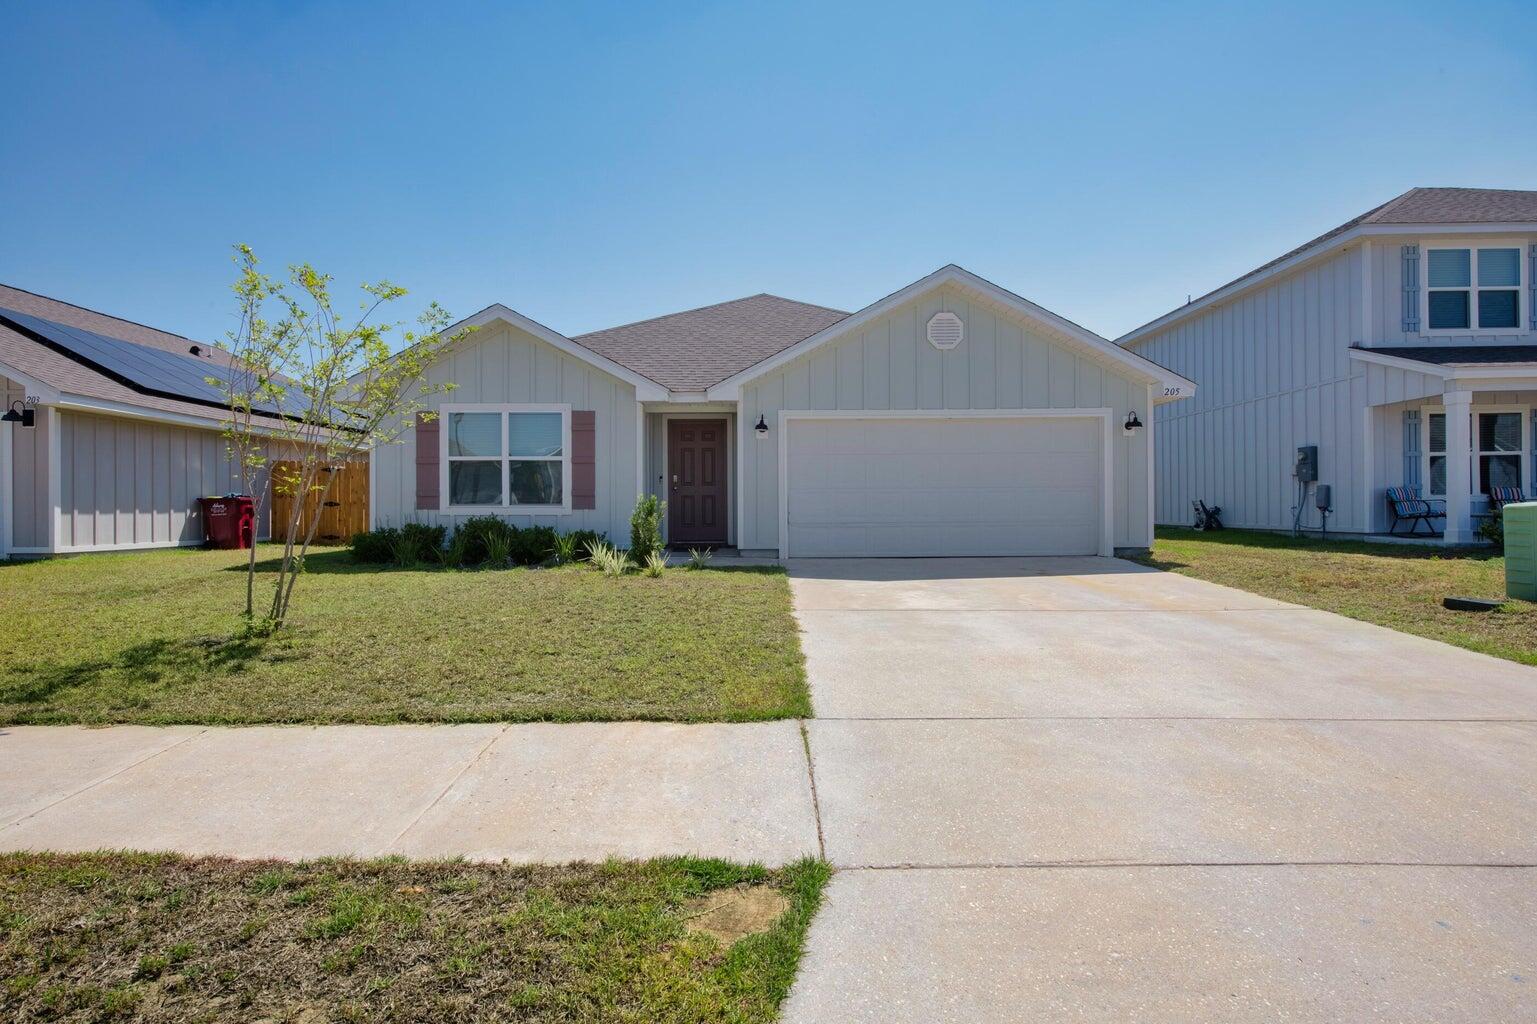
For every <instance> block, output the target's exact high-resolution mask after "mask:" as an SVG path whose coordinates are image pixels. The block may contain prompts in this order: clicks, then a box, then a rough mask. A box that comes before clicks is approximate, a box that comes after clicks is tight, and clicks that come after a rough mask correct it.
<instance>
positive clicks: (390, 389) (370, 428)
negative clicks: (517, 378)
mask: <svg viewBox="0 0 1537 1024" xmlns="http://www.w3.org/2000/svg"><path fill="white" fill-rule="evenodd" d="M235 263H236V265H237V267H238V268H239V276H238V277H237V279H236V281H235V285H234V292H235V295H236V298H237V300H238V304H239V317H240V318H239V323H238V326H237V327H236V329H235V330H234V331H232V332H230V334H229V340H230V344H231V347H232V350H233V351H232V352H231V355H232V357H233V366H232V367H231V372H230V374H229V378H228V379H227V380H216V379H210V382H211V383H214V384H216V385H218V386H220V387H221V388H222V389H223V390H224V392H225V397H226V398H227V400H228V404H229V409H230V412H229V417H228V419H227V420H226V422H225V425H224V426H225V429H224V437H225V441H226V443H227V446H228V451H229V455H230V458H231V460H232V461H233V462H234V463H235V465H236V467H237V471H238V473H239V476H240V482H241V487H242V489H243V490H244V491H245V492H246V493H247V494H250V495H251V496H252V498H253V500H254V501H255V502H256V514H257V519H258V521H259V520H260V517H261V513H262V509H263V508H264V507H265V506H266V504H267V500H268V495H267V492H268V491H269V489H270V490H271V491H273V492H275V493H279V494H289V495H292V496H293V498H294V500H293V502H292V503H291V508H290V510H289V512H288V516H287V519H288V521H287V522H286V523H281V524H280V523H277V522H274V523H273V524H272V525H273V529H274V531H277V530H279V529H282V531H283V534H284V541H283V551H282V555H281V557H280V558H279V559H278V568H277V575H276V578H275V579H274V580H273V581H272V582H273V591H272V601H271V604H270V605H269V606H268V609H267V613H266V616H265V619H264V622H263V625H264V626H265V628H266V629H268V630H276V629H279V628H281V627H282V625H283V623H284V621H285V620H286V619H287V617H288V609H289V604H290V602H291V601H292V600H293V592H294V585H295V584H296V583H297V582H298V578H299V575H300V574H301V573H302V572H303V571H304V556H305V555H306V554H307V553H308V551H309V547H310V543H311V542H312V541H313V540H314V537H315V531H316V530H317V529H318V528H319V525H320V517H319V516H318V515H315V516H312V517H311V518H310V521H309V522H307V523H306V522H304V508H305V505H306V502H305V501H304V498H305V496H307V495H315V496H316V498H317V501H316V507H324V503H325V501H326V497H327V495H328V494H329V492H330V488H331V482H332V480H333V479H334V477H335V474H334V473H331V472H329V470H330V469H331V468H332V467H334V466H337V465H341V464H344V463H346V462H349V461H351V460H353V459H357V458H359V457H361V456H363V455H365V454H366V453H367V452H368V451H369V450H370V449H371V448H373V447H374V446H375V445H381V444H390V443H392V442H394V441H395V440H397V439H398V438H399V436H400V435H401V433H402V432H404V431H405V430H407V429H409V428H410V427H412V426H413V425H414V423H415V416H416V413H417V412H418V411H419V410H421V409H422V408H423V406H422V399H424V398H426V397H427V396H429V395H432V394H437V393H441V392H444V391H447V390H449V389H451V388H452V387H453V385H452V384H442V385H429V384H428V383H427V382H426V371H427V369H428V367H430V366H431V365H432V363H433V362H434V361H435V360H436V359H437V358H438V356H439V355H440V354H441V353H442V352H443V350H444V349H445V348H446V347H447V346H448V345H450V344H452V343H453V342H455V341H457V340H458V339H459V338H461V337H463V336H464V335H465V334H468V333H469V331H468V330H466V331H461V332H459V333H458V334H455V335H454V336H453V337H447V336H445V335H444V333H443V332H444V330H445V329H446V328H447V327H448V323H449V317H448V314H447V313H446V312H444V311H443V309H442V308H441V307H440V306H438V304H437V303H435V302H434V303H431V304H429V305H428V307H427V309H426V311H425V312H423V313H422V314H421V316H419V317H418V318H417V321H416V323H417V329H416V330H406V329H405V325H404V324H403V323H399V322H396V323H374V322H373V320H374V317H375V316H376V315H377V314H378V312H379V310H380V309H381V307H383V306H384V305H385V304H386V303H390V302H394V301H396V300H398V299H400V298H402V297H403V296H404V295H405V294H406V290H405V289H404V288H400V287H397V286H395V285H392V284H389V283H388V282H383V281H381V282H379V283H377V284H365V285H363V286H362V289H363V291H364V293H365V294H366V295H367V296H368V298H367V299H366V300H365V301H364V302H363V303H362V305H361V307H360V311H359V315H358V316H357V317H356V318H355V319H353V318H350V317H345V318H344V317H343V316H341V315H339V314H338V313H337V311H336V309H335V308H334V306H333V305H332V302H331V278H330V276H328V275H325V274H321V273H319V272H317V271H316V270H315V269H314V268H313V267H311V266H310V265H309V264H307V263H306V264H300V265H297V266H291V267H289V276H288V281H287V283H286V284H285V283H283V282H279V281H276V280H274V279H273V278H271V277H268V276H267V275H266V274H263V273H261V272H260V271H259V270H258V269H257V260H256V256H255V254H254V253H252V251H251V249H250V247H249V246H245V245H241V246H236V249H235ZM269 311H270V313H271V314H272V316H274V317H275V319H269V315H268V314H269ZM397 332H398V334H397ZM397 336H398V337H399V338H400V340H401V341H402V342H403V345H402V347H401V350H400V351H399V352H391V343H392V342H393V341H394V340H395V337H397ZM274 454H276V455H278V456H281V458H282V460H283V461H284V462H285V467H284V469H285V470H287V471H286V472H283V473H277V471H276V470H274V469H273V466H274V464H275V463H276V462H277V461H278V460H277V459H275V458H274ZM290 467H291V468H290ZM269 485H270V486H269ZM256 575H257V561H256V547H255V545H254V544H253V545H252V547H251V551H250V554H249V557H248V559H247V562H246V616H247V618H248V619H249V620H251V621H252V624H253V625H254V624H255V618H256Z"/></svg>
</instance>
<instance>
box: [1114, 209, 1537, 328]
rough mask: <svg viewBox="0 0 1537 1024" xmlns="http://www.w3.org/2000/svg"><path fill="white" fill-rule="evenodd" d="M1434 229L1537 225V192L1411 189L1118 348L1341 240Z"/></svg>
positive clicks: (1210, 294)
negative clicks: (1369, 232) (1396, 229)
mask: <svg viewBox="0 0 1537 1024" xmlns="http://www.w3.org/2000/svg"><path fill="white" fill-rule="evenodd" d="M1420 224H1424V225H1432V224H1469V225H1475V224H1537V191H1532V190H1526V189H1510V188H1411V189H1410V190H1409V191H1407V192H1405V193H1404V194H1403V195H1400V196H1396V197H1394V198H1392V199H1389V200H1388V201H1387V202H1385V203H1383V204H1382V205H1381V206H1377V207H1373V208H1372V209H1370V210H1367V211H1366V212H1365V213H1363V214H1361V215H1360V216H1357V217H1352V218H1351V219H1350V220H1347V221H1346V222H1345V223H1343V224H1341V225H1339V226H1338V227H1335V228H1330V229H1329V230H1328V231H1325V232H1324V233H1323V234H1321V235H1319V236H1318V237H1317V238H1313V239H1309V240H1308V241H1306V242H1303V243H1302V244H1301V245H1299V246H1297V247H1296V248H1295V249H1292V250H1290V251H1288V252H1284V253H1282V254H1281V255H1279V256H1277V257H1276V258H1275V259H1273V260H1271V261H1270V262H1268V263H1264V264H1261V265H1260V266H1258V267H1255V268H1254V269H1253V270H1251V271H1249V272H1248V273H1246V274H1241V275H1239V276H1238V277H1235V278H1234V279H1233V280H1231V281H1229V282H1228V283H1227V284H1224V285H1222V286H1221V287H1218V288H1213V289H1212V290H1211V291H1209V292H1207V293H1206V294H1204V295H1202V296H1200V297H1198V298H1195V299H1192V300H1190V301H1189V302H1187V303H1186V304H1185V305H1183V306H1181V307H1179V308H1177V309H1174V310H1171V311H1170V312H1168V313H1164V314H1163V315H1162V316H1159V317H1156V318H1155V319H1153V320H1150V321H1148V322H1147V323H1145V324H1143V325H1142V326H1141V327H1138V328H1136V329H1135V330H1132V331H1128V332H1127V333H1126V334H1124V335H1122V336H1121V337H1120V338H1118V339H1116V340H1117V343H1118V344H1125V343H1127V342H1129V341H1135V340H1136V339H1137V338H1138V337H1139V336H1141V335H1144V334H1147V333H1148V331H1149V328H1152V327H1153V326H1155V325H1157V326H1159V327H1166V326H1169V324H1171V323H1173V322H1175V321H1178V320H1180V319H1183V318H1184V317H1185V316H1187V315H1189V314H1191V313H1194V312H1196V311H1197V310H1198V309H1199V308H1200V307H1202V306H1205V305H1208V304H1209V303H1210V301H1211V300H1213V299H1215V298H1217V297H1218V296H1222V295H1227V294H1230V293H1233V292H1236V291H1239V290H1242V288H1243V285H1244V284H1245V283H1246V282H1248V281H1250V279H1252V278H1257V277H1261V276H1262V275H1264V274H1265V273H1266V272H1267V271H1270V270H1273V269H1275V268H1276V267H1279V266H1281V265H1282V264H1285V263H1288V262H1290V261H1292V260H1294V259H1297V258H1299V257H1301V256H1303V255H1304V254H1306V253H1309V252H1311V251H1312V250H1314V249H1317V248H1318V247H1320V246H1322V245H1325V244H1326V243H1328V242H1331V241H1333V240H1335V239H1343V237H1344V236H1346V235H1349V234H1352V233H1353V232H1355V231H1356V230H1357V229H1364V228H1369V227H1373V226H1382V227H1391V226H1392V225H1405V226H1407V225H1420Z"/></svg>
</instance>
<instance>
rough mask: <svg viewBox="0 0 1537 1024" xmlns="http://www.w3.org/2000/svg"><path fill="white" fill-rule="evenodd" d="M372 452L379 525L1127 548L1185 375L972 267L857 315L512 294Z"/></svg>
mask: <svg viewBox="0 0 1537 1024" xmlns="http://www.w3.org/2000/svg"><path fill="white" fill-rule="evenodd" d="M464 324H465V325H474V326H476V327H477V328H478V330H476V331H475V332H473V333H472V334H470V335H469V336H468V337H467V338H465V339H463V340H462V341H460V342H458V343H456V344H455V346H454V347H453V348H452V349H451V350H450V351H448V352H446V353H445V354H444V355H443V356H442V358H440V360H439V361H438V362H437V363H436V364H435V365H434V366H433V368H432V370H431V372H430V377H429V379H430V381H431V383H433V384H441V383H447V382H452V383H453V384H454V385H456V387H455V388H454V390H452V391H450V392H448V393H446V394H435V395H433V396H431V399H430V402H431V404H432V407H433V409H434V411H435V413H436V416H435V417H431V416H429V417H421V418H419V420H418V423H417V426H416V427H415V429H414V430H411V431H408V432H407V433H406V434H405V435H404V436H403V437H402V438H400V439H399V442H398V443H395V444H391V445H388V446H382V447H379V448H376V449H375V450H374V451H373V452H372V455H371V460H372V461H371V471H370V475H369V479H370V486H371V488H372V491H371V494H370V500H369V509H370V518H371V521H372V523H373V524H375V525H376V526H378V525H400V524H401V523H404V522H407V521H413V520H416V521H423V522H428V523H441V524H445V525H448V526H450V527H452V526H454V525H455V524H457V523H459V522H462V521H463V520H464V519H465V518H466V517H469V516H476V515H496V516H500V517H504V518H506V519H508V520H509V521H512V522H515V523H518V524H520V525H526V524H532V523H541V524H548V525H552V526H555V527H557V528H560V529H563V530H566V529H577V528H588V529H596V530H599V531H602V532H604V533H606V534H608V535H609V536H610V537H611V538H612V539H614V540H615V541H617V542H619V543H620V544H625V543H627V542H628V536H629V516H630V512H631V509H632V507H633V506H634V504H635V501H636V498H637V496H638V495H640V494H656V495H658V496H659V497H661V498H663V499H664V500H665V501H666V502H667V505H668V511H667V516H666V520H665V523H666V526H665V529H666V537H667V539H668V541H669V543H671V544H672V545H674V546H679V547H688V546H711V545H720V546H733V547H736V548H738V549H739V550H741V551H742V552H743V553H761V554H769V555H777V556H781V557H788V556H801V557H805V556H867V555H870V556H873V555H895V556H903V555H1051V554H1078V555H1082V554H1088V555H1094V554H1098V555H1109V554H1111V553H1113V552H1114V551H1117V550H1126V549H1145V548H1147V547H1148V546H1149V545H1150V544H1151V542H1152V528H1153V508H1152V505H1153V492H1154V478H1153V472H1154V467H1153V461H1152V453H1153V450H1154V448H1153V433H1154V427H1153V423H1154V410H1155V408H1158V407H1161V406H1164V405H1166V404H1168V403H1170V402H1174V401H1176V400H1179V399H1187V398H1190V397H1191V396H1193V395H1194V394H1195V393H1196V388H1195V385H1194V383H1192V381H1191V380H1190V378H1189V377H1188V376H1186V375H1181V374H1178V373H1175V372H1172V371H1170V370H1168V369H1165V368H1164V367H1162V366H1160V365H1158V364H1157V363H1156V362H1154V361H1153V360H1151V359H1149V358H1147V357H1145V356H1143V355H1141V354H1139V353H1137V352H1134V351H1131V350H1130V349H1128V348H1124V347H1120V346H1117V345H1115V344H1113V343H1111V342H1109V341H1107V340H1106V339H1104V338H1101V337H1100V336H1099V335H1097V334H1094V333H1093V332H1091V331H1088V330H1085V329H1084V328H1082V327H1080V326H1078V325H1077V324H1075V323H1072V322H1070V321H1068V320H1066V319H1064V318H1062V317H1061V316H1058V315H1057V314H1055V313H1052V312H1050V311H1048V310H1046V309H1043V308H1042V307H1040V306H1038V305H1036V304H1035V303H1033V302H1030V301H1029V300H1027V299H1024V298H1021V297H1020V296H1018V295H1016V294H1014V293H1013V292H1010V291H1007V290H1005V289H1003V288H1000V287H999V286H998V285H995V284H993V283H992V282H990V281H986V280H983V279H982V278H980V277H978V276H977V275H975V274H972V273H970V272H968V271H966V270H963V269H961V268H960V267H957V266H953V265H952V266H946V267H943V268H941V269H940V270H938V271H936V272H934V273H932V274H930V275H928V276H927V277H924V278H921V279H920V280H917V281H914V282H913V283H912V284H909V285H907V286H906V287H904V288H901V289H899V290H897V291H895V292H893V293H892V294H890V295H888V296H886V297H885V298H882V299H879V300H877V301H875V302H873V303H871V304H869V305H868V306H865V307H864V308H863V309H860V310H859V311H857V312H854V313H846V312H843V311H841V310H836V309H828V308H826V307H823V306H817V305H811V304H808V303H803V302H795V301H792V300H789V299H783V298H778V297H776V296H772V295H754V296H750V297H748V298H744V299H737V300H735V301H731V302H723V303H720V304H718V305H713V306H706V307H704V308H701V309H695V310H689V311H687V312H682V313H674V314H671V315H668V316H660V317H656V318H654V319H651V320H645V321H642V322H640V323H633V324H628V325H625V326H621V327H614V328H610V329H608V330H602V331H597V332H594V333H591V334H584V335H580V336H577V337H566V336H565V335H562V334H560V333H558V332H556V331H554V330H552V329H551V328H549V327H546V326H544V325H543V324H539V323H536V322H534V321H533V320H530V319H529V318H528V317H525V316H523V315H522V314H520V313H517V312H515V311H514V310H512V309H509V308H507V307H505V306H501V305H496V306H491V307H489V308H487V309H485V310H482V311H481V312H480V313H477V314H475V315H474V316H472V317H470V318H468V319H467V320H466V321H464Z"/></svg>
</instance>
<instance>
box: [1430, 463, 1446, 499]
mask: <svg viewBox="0 0 1537 1024" xmlns="http://www.w3.org/2000/svg"><path fill="white" fill-rule="evenodd" d="M1430 493H1431V494H1445V493H1446V456H1445V455H1432V456H1431V457H1430Z"/></svg>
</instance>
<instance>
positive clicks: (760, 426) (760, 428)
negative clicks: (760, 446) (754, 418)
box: [752, 412, 768, 441]
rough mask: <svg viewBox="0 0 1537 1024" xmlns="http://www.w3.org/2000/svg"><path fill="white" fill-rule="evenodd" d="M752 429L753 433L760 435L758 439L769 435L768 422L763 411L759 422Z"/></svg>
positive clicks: (759, 415)
mask: <svg viewBox="0 0 1537 1024" xmlns="http://www.w3.org/2000/svg"><path fill="white" fill-rule="evenodd" d="M752 430H753V433H754V434H756V435H757V436H758V440H760V441H761V440H763V439H764V438H765V437H768V423H767V422H766V421H765V420H764V419H763V414H762V413H761V412H760V413H759V414H758V423H757V425H756V426H754V427H753V428H752Z"/></svg>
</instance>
